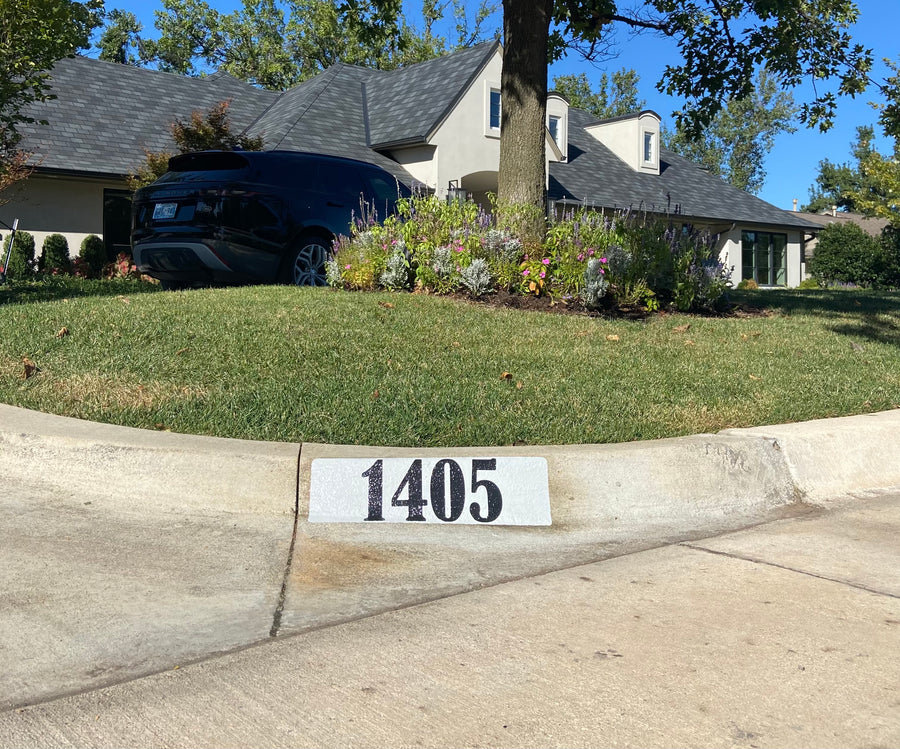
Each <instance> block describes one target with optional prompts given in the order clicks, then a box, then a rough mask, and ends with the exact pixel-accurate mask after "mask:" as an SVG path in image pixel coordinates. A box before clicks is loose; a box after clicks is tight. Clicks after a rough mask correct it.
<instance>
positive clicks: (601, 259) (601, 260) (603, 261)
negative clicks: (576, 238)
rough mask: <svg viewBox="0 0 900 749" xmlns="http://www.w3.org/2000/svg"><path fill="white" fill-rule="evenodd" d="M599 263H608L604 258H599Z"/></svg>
mask: <svg viewBox="0 0 900 749" xmlns="http://www.w3.org/2000/svg"><path fill="white" fill-rule="evenodd" d="M600 262H601V263H608V262H609V261H608V260H607V259H606V258H605V257H601V258H600Z"/></svg>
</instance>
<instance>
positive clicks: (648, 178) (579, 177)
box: [549, 109, 818, 229]
mask: <svg viewBox="0 0 900 749" xmlns="http://www.w3.org/2000/svg"><path fill="white" fill-rule="evenodd" d="M595 122H596V120H595V119H594V118H593V117H592V116H591V115H589V114H588V113H587V112H584V111H582V110H579V109H570V110H569V153H568V158H569V161H568V163H553V164H551V165H550V191H549V193H550V198H551V199H553V200H560V199H562V198H569V199H574V200H578V201H582V202H584V203H586V204H587V205H593V206H597V207H600V206H603V207H606V208H633V209H639V210H647V211H652V212H660V213H674V212H678V213H680V214H681V215H684V216H687V217H691V218H704V219H711V220H714V221H726V222H732V221H733V222H739V223H757V224H766V225H777V226H792V227H797V228H804V229H816V228H818V227H817V225H816V224H814V223H812V222H811V221H809V220H808V219H806V218H803V217H802V216H801V215H799V214H797V213H793V212H790V211H783V210H781V209H780V208H776V207H775V206H774V205H772V204H771V203H767V202H765V201H764V200H760V199H759V198H757V197H756V196H754V195H750V194H749V193H747V192H744V191H743V190H739V189H737V188H736V187H732V186H731V185H729V184H728V183H726V182H724V181H723V180H722V179H720V178H719V177H716V176H714V175H712V174H709V173H707V172H705V171H704V170H703V169H701V168H700V167H698V166H697V165H696V164H694V163H693V162H691V161H688V160H687V159H685V158H682V157H681V156H678V155H677V154H675V153H673V152H671V151H667V150H666V149H660V173H659V175H655V174H641V173H638V172H635V171H634V170H633V169H631V168H630V167H629V166H628V165H626V164H625V163H624V162H623V161H621V160H620V159H619V158H618V157H616V156H615V155H614V154H613V153H612V151H610V150H609V149H608V148H606V146H604V145H603V144H602V143H600V142H599V141H598V140H597V139H596V138H594V137H593V136H592V135H590V134H589V133H587V132H586V131H585V130H584V128H585V127H586V126H587V125H591V124H594V123H595Z"/></svg>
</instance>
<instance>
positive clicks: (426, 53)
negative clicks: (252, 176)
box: [97, 0, 494, 90]
mask: <svg viewBox="0 0 900 749" xmlns="http://www.w3.org/2000/svg"><path fill="white" fill-rule="evenodd" d="M448 9H449V10H450V12H451V13H452V16H453V19H454V25H455V31H456V39H455V40H454V41H450V40H448V39H446V38H444V37H443V36H440V35H437V34H435V33H434V24H435V23H436V22H437V21H439V20H440V19H441V18H443V17H444V14H445V13H446V12H447V11H448ZM493 10H494V6H492V5H491V4H490V1H489V0H480V3H479V5H478V6H477V8H476V9H475V11H474V13H471V14H470V13H468V12H467V7H466V3H465V2H464V0H422V18H423V22H424V27H423V28H422V29H418V28H415V27H414V26H412V25H411V24H410V23H409V22H408V21H407V19H406V17H405V15H404V14H403V11H402V7H401V5H400V4H399V3H396V4H385V5H383V6H381V5H377V4H376V3H374V2H369V1H368V0H359V2H355V3H354V4H353V8H352V9H351V8H350V7H349V6H342V5H340V4H339V3H335V2H334V1H333V0H243V4H242V6H241V8H239V9H238V10H235V11H234V12H232V13H227V14H226V13H221V12H219V11H217V10H216V9H215V8H214V7H213V6H212V5H211V4H210V3H209V2H206V0H162V9H161V10H158V11H156V14H155V15H156V21H155V24H154V26H155V29H156V32H157V34H156V36H155V38H149V37H144V36H142V32H143V29H142V28H141V26H140V24H138V23H137V22H136V19H134V16H133V15H132V14H130V13H126V12H123V11H118V10H113V11H111V12H110V13H109V14H108V15H107V16H106V26H105V28H104V32H103V34H102V35H101V38H100V41H99V43H98V45H97V46H98V49H99V50H100V57H101V58H102V59H107V60H113V61H115V62H122V63H129V64H139V65H155V66H157V67H158V68H160V69H162V70H166V71H170V72H175V73H181V74H183V75H199V74H201V73H202V71H204V70H206V69H209V68H213V69H219V70H224V71H226V72H228V73H230V74H231V75H233V76H235V77H236V78H240V79H242V80H245V81H249V82H250V83H253V84H256V85H259V86H262V87H264V88H268V89H273V90H284V89H287V88H289V87H291V86H293V85H295V84H296V83H299V82H300V81H303V80H306V79H308V78H311V77H312V76H314V75H315V74H317V73H319V72H321V71H322V70H324V69H325V68H327V67H329V66H331V65H334V64H335V63H338V62H343V63H347V64H351V65H364V66H366V67H371V68H377V69H382V70H391V69H393V68H397V67H400V66H402V65H408V64H411V63H414V62H420V61H422V60H428V59H431V58H433V57H437V56H438V55H441V54H443V53H444V52H446V51H447V50H448V49H452V48H455V47H464V46H470V45H472V44H474V43H476V42H478V41H481V39H482V36H483V33H484V23H485V21H486V19H487V18H488V17H489V16H490V15H491V13H492V12H493Z"/></svg>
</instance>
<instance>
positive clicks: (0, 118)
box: [0, 0, 103, 192]
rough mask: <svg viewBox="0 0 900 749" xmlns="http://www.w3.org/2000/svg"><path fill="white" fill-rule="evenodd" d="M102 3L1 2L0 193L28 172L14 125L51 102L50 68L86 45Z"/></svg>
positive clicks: (62, 0)
mask: <svg viewBox="0 0 900 749" xmlns="http://www.w3.org/2000/svg"><path fill="white" fill-rule="evenodd" d="M102 7H103V3H102V0H85V2H75V1H74V0H0V192H2V190H3V189H4V188H6V187H8V186H9V185H10V184H12V182H15V181H17V180H18V179H20V178H21V177H23V176H25V174H27V172H28V170H27V167H26V164H25V161H26V154H23V153H22V151H20V150H19V142H20V135H19V132H18V127H19V126H20V125H22V124H24V123H30V122H34V118H32V117H30V116H29V115H28V114H27V112H26V109H27V107H28V106H29V105H30V104H32V103H34V102H38V101H46V100H47V99H49V98H52V95H51V93H50V90H49V82H48V79H49V70H50V68H51V67H53V64H54V63H55V62H56V61H57V60H60V59H61V58H63V57H68V56H69V55H72V54H74V53H75V52H76V51H77V50H79V49H85V48H87V47H88V46H89V39H90V35H91V32H92V31H93V30H94V29H95V28H96V27H97V26H98V25H99V24H100V11H101V9H102Z"/></svg>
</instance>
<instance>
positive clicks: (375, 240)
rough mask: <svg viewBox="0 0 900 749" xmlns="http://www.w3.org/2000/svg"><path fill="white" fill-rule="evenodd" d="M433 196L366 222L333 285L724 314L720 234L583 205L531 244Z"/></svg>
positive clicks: (472, 210)
mask: <svg viewBox="0 0 900 749" xmlns="http://www.w3.org/2000/svg"><path fill="white" fill-rule="evenodd" d="M505 215H508V212H505V211H503V210H502V209H501V210H497V211H495V214H494V217H492V216H491V215H489V214H487V213H485V212H484V211H483V210H482V209H481V208H480V207H479V206H478V205H476V204H475V203H472V202H471V201H467V202H464V203H460V202H456V203H447V202H444V201H442V200H439V199H438V198H435V197H433V196H428V197H414V198H411V199H409V200H404V201H401V202H400V204H399V209H398V213H397V214H396V215H395V216H391V217H389V218H388V219H387V220H386V221H385V222H384V223H381V224H379V223H377V222H375V221H374V220H372V219H371V218H370V217H365V218H363V219H362V220H360V221H358V222H357V223H356V226H355V229H354V231H353V233H352V235H351V236H349V237H340V238H339V239H338V241H337V242H336V243H335V251H334V257H333V259H332V260H330V261H329V262H328V266H327V273H328V281H329V283H330V284H331V285H332V286H334V287H337V288H343V289H370V290H371V289H378V288H382V289H391V290H420V291H426V292H430V293H435V294H451V293H460V292H462V293H467V294H469V295H471V296H473V297H481V296H482V295H484V294H488V293H491V292H498V291H503V292H509V293H514V294H521V295H525V296H534V297H548V298H550V299H551V300H552V301H562V302H566V303H568V304H573V305H579V306H583V307H584V308H586V309H588V310H599V309H612V308H616V307H630V308H631V307H635V306H638V307H642V308H644V309H647V310H649V311H654V310H658V309H664V308H673V309H677V310H679V311H683V312H687V311H697V310H711V309H714V308H716V306H717V304H718V303H719V302H720V300H721V299H722V297H723V295H724V293H725V291H726V290H727V289H728V287H729V284H730V281H729V274H728V271H727V269H726V268H725V266H724V265H723V264H722V263H721V262H720V260H719V257H718V252H717V250H716V239H717V238H716V237H715V236H712V235H710V234H709V233H708V232H703V231H695V230H693V229H691V228H690V227H682V225H681V224H680V223H679V224H675V223H674V221H672V220H664V219H661V218H659V217H654V216H648V215H638V214H635V213H632V212H628V211H615V212H612V213H604V212H600V211H593V210H587V209H582V210H578V211H573V212H569V213H566V214H563V215H562V216H560V217H558V218H555V219H553V220H551V222H550V225H549V226H548V230H547V235H546V239H545V241H544V243H543V244H541V245H538V246H532V247H528V246H525V245H524V244H523V243H522V242H521V241H520V240H519V239H518V238H517V237H516V236H515V235H514V234H513V233H512V232H511V231H510V230H509V229H508V228H506V227H505V222H504V220H503V217H504V216H505Z"/></svg>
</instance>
